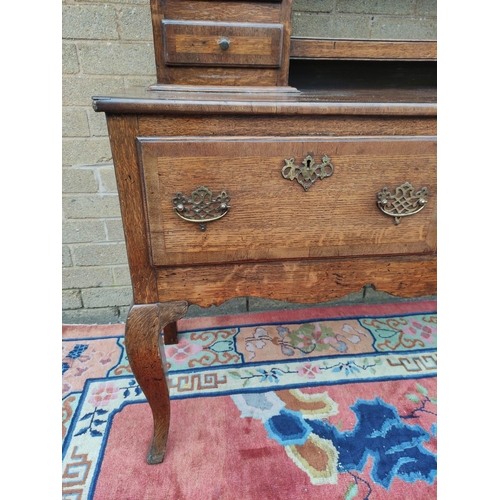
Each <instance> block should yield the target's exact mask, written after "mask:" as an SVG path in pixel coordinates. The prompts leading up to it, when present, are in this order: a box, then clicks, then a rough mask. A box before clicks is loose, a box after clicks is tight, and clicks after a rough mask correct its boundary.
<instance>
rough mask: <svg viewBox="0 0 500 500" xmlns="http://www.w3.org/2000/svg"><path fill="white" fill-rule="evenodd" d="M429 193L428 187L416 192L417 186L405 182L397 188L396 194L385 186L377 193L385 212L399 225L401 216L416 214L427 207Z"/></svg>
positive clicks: (379, 203) (380, 205)
mask: <svg viewBox="0 0 500 500" xmlns="http://www.w3.org/2000/svg"><path fill="white" fill-rule="evenodd" d="M428 194H429V193H428V191H427V188H426V187H423V188H421V189H420V190H419V191H417V192H415V188H414V187H413V186H412V185H411V184H410V183H409V182H405V183H404V184H401V186H398V187H397V188H396V189H395V191H394V194H392V193H390V192H389V190H388V189H387V188H386V187H385V188H383V189H382V191H380V193H378V195H377V198H378V201H377V205H378V207H379V208H380V210H382V212H384V214H387V215H390V216H391V217H394V224H396V225H398V224H399V223H400V221H401V217H407V216H408V215H414V214H416V213H418V212H420V210H422V209H423V208H424V207H425V204H426V203H427V196H428Z"/></svg>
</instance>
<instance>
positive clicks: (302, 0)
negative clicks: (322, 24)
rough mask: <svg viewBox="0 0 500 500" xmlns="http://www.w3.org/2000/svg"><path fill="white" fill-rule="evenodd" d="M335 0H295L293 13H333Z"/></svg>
mask: <svg viewBox="0 0 500 500" xmlns="http://www.w3.org/2000/svg"><path fill="white" fill-rule="evenodd" d="M333 5H334V0H293V3H292V12H331V11H332V10H333Z"/></svg>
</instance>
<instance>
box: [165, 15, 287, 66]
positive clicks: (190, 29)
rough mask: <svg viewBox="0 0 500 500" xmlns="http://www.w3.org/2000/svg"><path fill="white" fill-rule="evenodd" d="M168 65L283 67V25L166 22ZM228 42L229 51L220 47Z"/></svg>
mask: <svg viewBox="0 0 500 500" xmlns="http://www.w3.org/2000/svg"><path fill="white" fill-rule="evenodd" d="M163 27H164V34H165V41H166V48H165V54H166V59H165V62H166V64H169V65H185V64H187V65H194V66H204V65H207V66H263V67H265V66H267V67H279V66H280V65H281V51H282V38H283V26H282V25H279V24H256V23H223V22H218V23H216V22H205V21H199V22H196V21H170V20H164V21H163ZM223 42H226V43H227V44H228V48H227V50H222V48H221V47H220V45H219V44H221V43H223Z"/></svg>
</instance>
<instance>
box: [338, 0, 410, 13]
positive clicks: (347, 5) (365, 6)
mask: <svg viewBox="0 0 500 500" xmlns="http://www.w3.org/2000/svg"><path fill="white" fill-rule="evenodd" d="M413 5H414V0H337V12H341V13H346V14H392V15H399V16H401V15H411V14H413V11H414V7H413Z"/></svg>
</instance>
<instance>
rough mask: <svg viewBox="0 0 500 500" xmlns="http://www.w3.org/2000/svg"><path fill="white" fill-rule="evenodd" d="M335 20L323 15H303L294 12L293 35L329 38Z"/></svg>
mask: <svg viewBox="0 0 500 500" xmlns="http://www.w3.org/2000/svg"><path fill="white" fill-rule="evenodd" d="M332 24H333V20H332V18H331V17H330V16H325V15H323V14H302V13H301V12H294V13H293V14H292V35H294V36H311V33H314V36H317V37H329V36H331V33H332Z"/></svg>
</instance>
